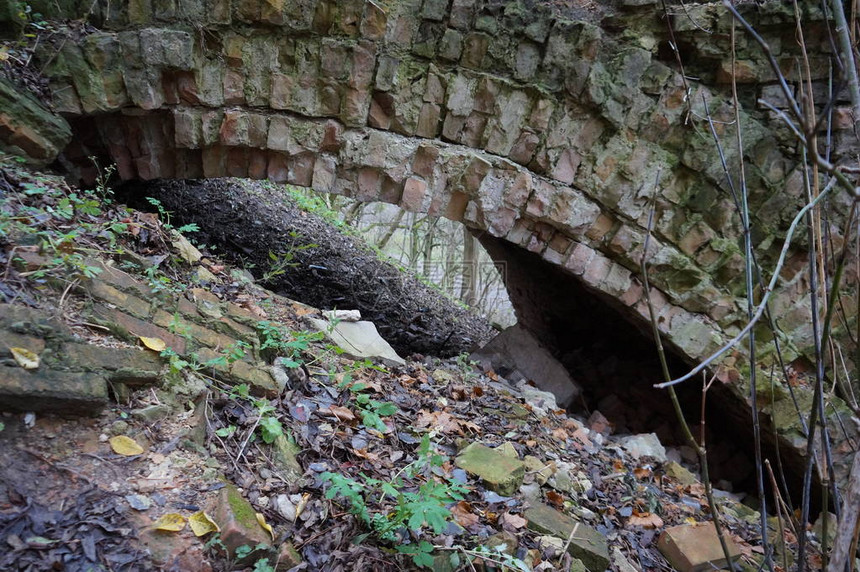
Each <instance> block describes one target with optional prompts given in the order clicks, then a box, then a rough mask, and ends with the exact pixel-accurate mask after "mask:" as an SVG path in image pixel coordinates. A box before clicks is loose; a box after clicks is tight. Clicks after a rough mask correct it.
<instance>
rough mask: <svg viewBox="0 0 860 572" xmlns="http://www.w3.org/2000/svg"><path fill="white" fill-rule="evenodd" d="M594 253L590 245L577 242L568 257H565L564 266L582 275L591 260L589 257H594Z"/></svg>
mask: <svg viewBox="0 0 860 572" xmlns="http://www.w3.org/2000/svg"><path fill="white" fill-rule="evenodd" d="M594 255H595V253H594V250H592V249H591V248H590V247H588V246H586V245H584V244H581V243H577V244H576V246H574V247H573V251H572V252H571V254H570V258H568V259H567V262H565V264H564V267H565V268H567V269H568V270H570V271H571V272H573V273H574V274H577V275H582V273H584V272H585V269H586V268H587V267H588V265H589V263H590V262H591V259H592V258H594Z"/></svg>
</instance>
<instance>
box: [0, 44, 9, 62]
mask: <svg viewBox="0 0 860 572" xmlns="http://www.w3.org/2000/svg"><path fill="white" fill-rule="evenodd" d="M8 59H9V50H8V49H7V48H6V46H3V47H2V48H0V62H5V61H6V60H8Z"/></svg>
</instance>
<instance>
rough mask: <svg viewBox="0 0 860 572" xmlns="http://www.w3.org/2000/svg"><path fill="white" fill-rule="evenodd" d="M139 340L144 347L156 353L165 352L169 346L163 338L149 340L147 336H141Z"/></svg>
mask: <svg viewBox="0 0 860 572" xmlns="http://www.w3.org/2000/svg"><path fill="white" fill-rule="evenodd" d="M139 338H140V341H141V342H142V343H143V345H145V346H146V347H147V348H149V349H151V350H152V351H154V352H163V351H164V350H165V349H167V344H166V343H164V340H162V339H161V338H148V337H146V336H139Z"/></svg>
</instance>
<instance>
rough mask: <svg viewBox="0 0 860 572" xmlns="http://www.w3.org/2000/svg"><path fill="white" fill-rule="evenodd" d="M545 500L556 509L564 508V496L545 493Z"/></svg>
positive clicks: (552, 492) (550, 492)
mask: <svg viewBox="0 0 860 572" xmlns="http://www.w3.org/2000/svg"><path fill="white" fill-rule="evenodd" d="M546 500H548V501H549V503H550V504H551V505H553V506H555V507H556V508H561V507H563V506H564V496H563V495H560V494H559V493H557V492H555V491H547V492H546Z"/></svg>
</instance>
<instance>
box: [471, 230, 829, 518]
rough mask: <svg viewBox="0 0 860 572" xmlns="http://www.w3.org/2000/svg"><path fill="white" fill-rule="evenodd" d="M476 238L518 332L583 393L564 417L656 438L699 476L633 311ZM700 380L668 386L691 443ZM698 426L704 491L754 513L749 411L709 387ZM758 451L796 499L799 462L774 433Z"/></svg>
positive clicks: (678, 363) (675, 369) (535, 260)
mask: <svg viewBox="0 0 860 572" xmlns="http://www.w3.org/2000/svg"><path fill="white" fill-rule="evenodd" d="M479 239H480V241H481V243H482V245H483V246H484V248H486V249H487V251H488V252H489V253H490V255H491V256H492V257H493V258H494V259H495V260H496V261H499V262H502V263H503V264H504V267H505V268H506V270H507V272H506V277H505V278H506V284H507V289H508V293H509V296H510V299H511V302H512V303H513V305H514V308H515V310H516V313H517V319H518V321H519V323H520V324H522V325H524V326H525V327H526V328H527V329H529V330H530V331H531V332H532V333H533V334H535V336H536V337H537V338H538V339H539V340H541V342H542V343H543V344H544V345H546V346H547V347H548V349H550V351H551V352H552V353H553V354H554V355H555V356H556V357H557V358H558V359H559V360H560V361H561V363H562V364H563V365H564V367H565V368H566V369H567V370H568V371H569V372H570V374H571V376H572V377H573V378H574V380H576V381H577V382H578V383H579V384H580V385H581V386H582V389H583V393H582V396H581V398H580V399H577V400H576V402H574V403H573V404H572V405H571V407H570V408H569V409H570V411H571V412H572V413H574V414H578V415H581V416H584V417H588V416H589V415H590V414H591V413H592V412H593V411H594V410H598V411H600V412H601V413H602V414H603V415H604V416H605V417H606V418H607V419H609V421H610V422H612V423H613V424H614V425H615V431H616V433H631V434H637V433H655V434H656V435H657V436H658V437H659V439H660V441H661V443H662V444H663V445H664V446H667V447H673V448H676V450H677V451H678V452H679V453H680V454H681V457H682V460H683V462H685V463H689V464H690V465H692V466H694V467H696V468H699V467H698V460H697V459H696V458H695V454H694V452H693V450H692V449H691V448H690V447H688V446H687V445H686V443H687V441H686V438H685V436H684V433H683V431H682V428H681V425H680V423H679V422H678V420H677V417H676V414H675V412H674V409H673V406H672V403H671V400H670V398H669V395H668V393H667V392H666V391H665V390H660V389H656V388H654V387H653V385H654V384H655V383H659V382H661V381H663V377H662V371H661V367H660V362H659V357H658V354H657V350H656V346H655V344H654V341H653V335H652V332H651V329H650V325H646V324H641V323H634V321H633V320H632V319H630V320H628V319H627V318H625V314H627V315H630V314H631V313H632V310H631V309H629V308H626V307H625V306H624V305H623V304H622V303H621V302H620V301H619V300H616V299H613V298H611V297H609V296H607V295H605V294H602V293H599V292H595V291H593V290H591V289H589V288H587V287H586V286H585V285H584V284H583V283H582V282H581V281H580V279H579V278H577V277H576V276H574V275H573V274H569V273H567V272H566V271H564V270H562V269H561V268H560V267H558V266H556V265H553V264H550V263H548V262H546V261H545V260H543V259H542V258H541V257H540V256H538V255H537V254H534V253H532V252H529V251H528V250H526V249H524V248H520V247H517V246H515V245H513V244H511V243H509V242H506V241H504V240H501V239H498V238H494V237H492V236H489V235H487V234H483V235H480V236H479ZM665 345H666V344H665V343H664V346H665ZM665 349H666V353H667V356H666V357H667V361H668V365H669V369H670V373H671V374H672V375H673V376H677V375H681V374H683V373H686V371H688V370H689V369H690V367H691V365H694V364H690V363H687V362H686V361H685V360H684V359H682V358H681V357H680V356H679V355H678V353H676V352H673V350H672V348H671V347H666V348H665ZM704 381H705V380H703V379H702V378H699V380H698V381H693V380H691V381H689V382H687V383H684V384H681V385H678V386H676V391H677V394H678V397H679V400H680V403H681V406H682V409H683V411H684V414H685V418H686V420H687V423H688V424H689V426H690V429H691V431H692V433H693V435H694V436H695V437H696V438H697V439H698V438H699V436H700V434H701V430H702V423H701V421H702V387H703V384H704ZM704 419H705V428H706V431H705V435H706V448H707V451H708V466H709V471H710V479H711V482H712V483H714V485H715V486H717V487H718V488H721V489H726V488H730V489H731V490H732V491H733V492H736V493H744V494H746V495H748V496H749V497H751V501H752V502H751V504H752V505H755V504H756V501H755V500H753V499H755V497H757V485H756V470H755V452H754V445H753V444H754V440H753V431H752V421H751V419H750V411H749V407H748V406H747V405H746V403H745V402H743V401H742V400H740V399H739V398H738V397H736V396H735V395H734V394H732V393H731V391H730V390H729V389H728V388H727V387H725V386H723V385H722V384H721V383H719V382H716V383H714V384H713V385H712V386H711V387H710V389H709V390H708V392H707V397H706V400H705V415H704ZM762 449H763V457H764V458H767V459H769V460H770V463H771V465H772V466H773V467H774V470H775V471H777V470H778V469H777V468H778V467H780V466H781V467H783V468H784V471H785V475H784V477H785V482H786V485H787V488H788V489H789V494H790V496H792V497H793V498H795V500H797V499H799V498H800V491H801V490H802V480H803V471H804V468H805V459H804V458H801V457H800V456H799V455H797V454H796V452H795V451H794V450H793V449H791V450H789V449H788V448H786V447H782V448H779V447H778V445H777V443H776V439H775V436H774V434H773V432H772V430H767V429H763V431H762ZM778 453H781V454H782V457H781V459H778V458H777V456H778ZM777 478H779V477H777ZM768 488H769V487H768ZM769 494H770V493H769V492H768V495H769ZM771 500H772V499H771ZM813 504H814V505H815V506H814V507H813V509H814V510H813V512H815V511H816V510H818V508H819V507H820V499H813Z"/></svg>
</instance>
